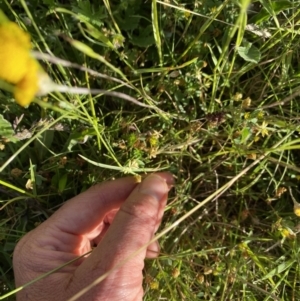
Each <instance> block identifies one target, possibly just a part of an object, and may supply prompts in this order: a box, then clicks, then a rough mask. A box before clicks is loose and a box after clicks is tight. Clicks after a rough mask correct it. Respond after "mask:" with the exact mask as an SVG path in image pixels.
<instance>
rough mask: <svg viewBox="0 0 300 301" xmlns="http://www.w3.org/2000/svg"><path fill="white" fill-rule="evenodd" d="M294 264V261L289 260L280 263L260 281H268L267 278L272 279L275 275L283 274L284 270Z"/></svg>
mask: <svg viewBox="0 0 300 301" xmlns="http://www.w3.org/2000/svg"><path fill="white" fill-rule="evenodd" d="M294 263H295V260H294V259H290V260H288V261H286V262H283V263H281V264H280V265H278V266H277V267H276V268H275V269H273V270H272V271H270V272H269V273H268V274H267V275H265V276H264V277H263V278H262V279H261V280H266V279H269V278H272V277H274V276H276V275H279V274H281V273H282V272H284V271H285V270H287V269H288V268H290V267H291V266H292V265H293V264H294Z"/></svg>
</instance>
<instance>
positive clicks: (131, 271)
mask: <svg viewBox="0 0 300 301" xmlns="http://www.w3.org/2000/svg"><path fill="white" fill-rule="evenodd" d="M172 183H173V177H172V176H171V175H170V174H169V173H157V174H152V175H149V176H147V177H146V178H145V180H143V182H142V183H140V184H137V183H136V182H135V179H134V178H133V177H127V178H122V179H119V180H115V181H111V182H105V183H102V184H99V185H96V186H93V187H91V188H90V189H88V190H87V191H85V192H84V193H82V194H80V195H78V196H76V197H74V198H73V199H71V200H69V201H68V202H67V203H66V204H65V205H63V206H62V207H61V208H60V209H59V210H58V211H57V212H55V213H54V214H53V215H52V216H51V217H50V218H49V219H48V220H47V221H45V222H44V223H42V224H41V225H39V226H38V227H37V228H36V229H34V230H33V231H31V232H29V233H28V234H26V235H25V236H24V237H23V238H22V239H21V240H20V242H19V243H18V244H17V246H16V248H15V251H14V256H13V266H14V273H15V281H16V286H17V287H19V286H21V285H24V284H25V283H27V282H29V281H31V280H33V279H35V278H36V277H39V276H41V275H43V274H45V273H47V272H49V271H51V270H52V269H55V268H57V267H59V266H60V265H63V264H65V263H66V262H68V261H70V260H73V259H75V258H76V257H78V256H80V255H83V254H85V253H86V252H88V251H90V250H91V245H92V246H93V245H94V244H95V245H97V247H96V248H95V249H94V250H93V251H92V253H91V254H90V255H88V256H87V257H83V258H81V259H79V260H77V261H75V262H73V263H72V264H70V265H67V266H65V267H63V268H62V269H60V270H58V271H56V272H54V273H52V274H51V275H49V276H47V277H45V278H43V279H41V280H39V281H37V282H35V283H33V284H32V285H30V286H28V287H25V288H24V289H23V290H21V291H20V292H19V293H17V300H18V301H23V300H34V301H37V300H42V301H48V300H49V301H50V300H51V301H53V300H55V301H66V300H68V299H70V298H71V297H72V296H74V295H75V294H76V293H78V292H80V291H81V290H82V289H84V288H85V287H87V286H88V285H90V284H91V283H92V282H93V281H95V280H96V279H97V278H99V277H100V276H101V275H103V274H105V273H106V272H108V271H110V270H111V269H112V268H113V267H115V266H116V265H118V264H120V263H121V262H122V261H124V260H125V259H126V258H128V257H130V256H131V255H132V254H133V253H134V252H136V251H137V250H138V249H140V248H141V247H142V246H143V245H146V244H147V243H149V241H150V240H151V239H152V238H153V236H154V233H155V232H156V231H157V229H158V227H159V225H160V222H161V219H162V216H163V211H164V207H165V205H166V202H167V195H168V191H169V189H170V187H171V185H172ZM114 215H115V216H114ZM104 234H105V235H104ZM158 251H159V246H158V244H157V243H156V242H155V243H153V244H151V245H150V246H148V248H147V249H144V250H143V251H141V252H139V253H138V254H137V255H136V256H134V258H131V259H129V260H127V261H125V263H124V264H123V265H121V266H120V267H117V268H115V269H113V270H112V271H111V273H109V274H108V276H107V277H106V278H105V279H104V280H103V281H102V282H100V283H99V284H97V285H96V286H94V287H93V288H91V289H90V290H88V292H86V293H85V294H84V295H82V296H81V297H79V298H78V299H76V300H89V301H100V300H101V301H103V300H109V301H114V300H116V301H117V300H118V301H119V300H123V301H126V300H128V301H138V300H142V297H143V288H142V280H143V275H142V270H143V267H144V259H145V257H155V256H156V255H157V254H158Z"/></svg>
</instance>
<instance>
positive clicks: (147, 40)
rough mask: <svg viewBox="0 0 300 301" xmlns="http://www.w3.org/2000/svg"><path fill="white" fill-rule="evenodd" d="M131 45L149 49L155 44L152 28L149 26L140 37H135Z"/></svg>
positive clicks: (142, 31) (141, 32)
mask: <svg viewBox="0 0 300 301" xmlns="http://www.w3.org/2000/svg"><path fill="white" fill-rule="evenodd" d="M131 43H132V44H133V45H135V46H138V47H145V48H146V47H149V46H151V45H154V44H155V40H154V36H153V30H152V26H147V27H146V28H145V29H143V30H141V31H140V34H139V36H138V37H133V38H132V40H131Z"/></svg>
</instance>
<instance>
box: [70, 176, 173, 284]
mask: <svg viewBox="0 0 300 301" xmlns="http://www.w3.org/2000/svg"><path fill="white" fill-rule="evenodd" d="M172 183H173V178H172V176H171V175H170V174H169V173H160V174H153V175H150V176H148V177H147V178H146V179H145V180H144V181H143V182H142V183H141V184H139V185H138V186H137V187H136V188H135V189H134V190H133V192H132V193H131V194H130V196H129V197H128V199H127V200H126V201H125V202H124V203H123V204H122V206H121V207H120V210H119V211H118V213H117V214H116V216H115V218H114V222H113V224H112V225H111V226H110V227H109V229H108V230H107V233H106V235H105V237H104V238H103V239H102V240H101V242H100V243H99V245H98V247H97V248H96V249H95V250H94V251H93V253H92V254H91V255H90V256H89V257H88V258H87V259H86V260H85V261H84V263H82V264H81V265H80V266H79V267H78V268H77V270H76V271H75V275H74V276H75V277H74V278H73V279H74V281H73V283H72V284H71V286H73V287H74V288H75V287H78V285H79V286H82V285H83V286H86V285H88V283H90V282H91V281H93V280H94V279H97V278H98V277H99V276H100V275H101V274H103V273H105V272H107V271H109V270H110V269H111V268H113V267H114V266H116V265H117V264H120V262H122V260H124V259H127V258H128V257H130V256H131V255H132V254H133V253H134V252H136V251H137V250H138V249H140V248H141V247H142V246H145V245H146V244H147V243H148V242H149V241H150V240H151V238H152V237H153V235H154V233H155V231H156V230H157V228H158V226H159V223H160V220H161V218H162V215H163V210H164V207H165V204H166V201H167V194H168V191H169V189H170V186H171V185H172ZM158 250H159V247H158V245H157V244H152V245H151V246H149V247H148V251H147V248H145V249H144V250H142V251H141V252H139V253H138V254H135V256H134V258H132V259H131V260H129V261H127V262H126V263H125V264H124V265H123V266H122V267H121V268H120V269H118V270H116V271H115V272H114V275H113V274H112V276H111V277H112V278H114V277H117V281H118V283H127V284H128V283H132V285H137V287H138V288H139V289H140V285H141V281H142V269H143V266H144V259H145V257H146V254H147V255H150V253H151V254H152V256H153V253H155V254H157V252H158ZM151 251H152V252H151ZM150 256H151V255H150ZM152 256H151V257H152ZM122 271H123V272H122ZM109 277H110V276H109ZM123 278H124V279H123ZM129 287H130V285H129ZM95 289H100V287H97V288H95Z"/></svg>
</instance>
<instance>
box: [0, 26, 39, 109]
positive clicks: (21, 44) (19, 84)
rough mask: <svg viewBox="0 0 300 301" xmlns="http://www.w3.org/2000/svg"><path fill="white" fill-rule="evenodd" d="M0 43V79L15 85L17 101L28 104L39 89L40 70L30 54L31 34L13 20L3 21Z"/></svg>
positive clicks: (24, 104)
mask: <svg viewBox="0 0 300 301" xmlns="http://www.w3.org/2000/svg"><path fill="white" fill-rule="evenodd" d="M0 45H1V47H0V66H1V67H0V79H2V80H5V81H7V82H9V83H11V84H13V85H15V87H14V96H15V99H16V102H17V103H18V104H20V105H22V106H27V105H29V104H30V102H31V101H32V100H33V98H34V96H35V95H36V94H37V92H38V90H39V76H38V73H39V72H40V66H39V64H38V62H37V61H36V60H35V59H34V58H33V57H32V56H31V54H30V49H31V44H30V36H29V35H28V34H27V33H26V32H24V31H23V30H22V29H21V28H19V27H18V26H17V24H15V23H13V22H10V21H6V22H1V23H0Z"/></svg>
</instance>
